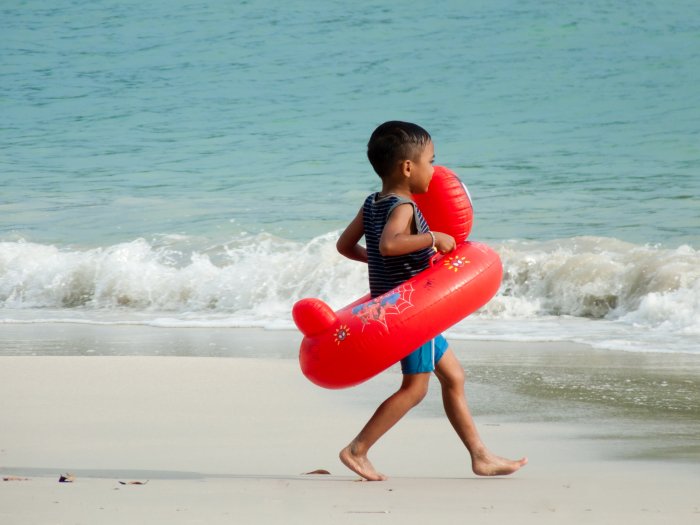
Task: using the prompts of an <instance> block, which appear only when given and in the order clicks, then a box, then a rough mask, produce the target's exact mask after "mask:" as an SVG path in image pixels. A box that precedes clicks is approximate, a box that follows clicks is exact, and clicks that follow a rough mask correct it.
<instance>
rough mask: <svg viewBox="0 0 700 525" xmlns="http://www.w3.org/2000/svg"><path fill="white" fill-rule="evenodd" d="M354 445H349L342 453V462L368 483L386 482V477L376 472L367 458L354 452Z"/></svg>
mask: <svg viewBox="0 0 700 525" xmlns="http://www.w3.org/2000/svg"><path fill="white" fill-rule="evenodd" d="M351 447H352V445H348V446H347V447H345V448H344V449H343V450H341V451H340V454H339V456H340V461H342V462H343V464H344V465H345V466H346V467H348V468H349V469H350V470H352V471H353V472H355V473H357V474H359V475H360V476H362V477H363V478H365V479H366V480H367V481H384V480H385V479H386V476H385V475H384V474H380V473H379V472H377V471H376V470H374V466H372V463H371V462H370V461H369V459H367V456H364V455H362V456H360V455H357V454H354V453H353V452H352V448H351Z"/></svg>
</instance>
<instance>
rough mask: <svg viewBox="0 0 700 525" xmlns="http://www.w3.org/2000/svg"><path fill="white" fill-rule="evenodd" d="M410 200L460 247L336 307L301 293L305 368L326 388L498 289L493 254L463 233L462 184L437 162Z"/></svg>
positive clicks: (395, 353)
mask: <svg viewBox="0 0 700 525" xmlns="http://www.w3.org/2000/svg"><path fill="white" fill-rule="evenodd" d="M414 200H415V201H416V202H417V203H418V206H419V208H420V210H421V212H422V213H423V215H424V216H425V219H426V221H427V222H428V225H429V226H430V229H431V230H434V231H439V232H444V233H449V234H450V235H452V236H453V237H454V238H455V240H456V241H457V248H456V249H455V250H454V251H452V252H450V253H448V254H446V255H444V256H441V255H438V256H436V257H435V259H434V260H433V264H432V266H431V267H430V268H428V269H427V270H425V271H423V272H421V273H420V274H418V275H416V276H415V277H413V278H412V279H410V280H408V281H406V282H405V283H403V284H402V285H401V286H399V287H397V288H394V289H393V290H391V291H389V292H387V293H386V294H384V295H381V296H379V297H376V298H374V299H372V298H371V297H370V296H369V294H368V295H366V296H365V297H362V298H360V299H358V300H357V301H355V302H354V303H351V304H349V305H347V306H346V307H344V308H342V309H340V310H338V311H337V312H334V311H333V310H332V309H331V308H330V307H329V306H328V305H327V304H326V303H324V302H323V301H321V300H320V299H302V300H300V301H298V302H297V303H296V304H295V305H294V308H293V310H292V316H293V318H294V322H295V323H296V325H297V327H298V328H299V330H301V332H302V333H303V334H304V339H303V340H302V342H301V349H300V351H299V363H300V365H301V370H302V372H303V373H304V375H305V376H306V377H307V378H308V379H309V380H311V381H312V382H313V383H315V384H317V385H319V386H322V387H325V388H345V387H350V386H354V385H357V384H359V383H362V382H363V381H366V380H367V379H369V378H371V377H373V376H375V375H377V374H378V373H379V372H381V371H383V370H385V369H387V368H388V367H390V366H391V365H393V364H394V363H396V362H397V361H399V360H401V359H402V358H404V357H405V356H407V355H408V354H410V353H411V352H412V351H413V350H414V349H415V348H417V347H418V346H420V345H422V344H423V343H425V342H426V341H429V340H430V339H432V338H433V337H435V336H436V335H438V334H440V333H441V332H443V331H445V330H446V329H448V328H449V327H451V326H452V325H454V324H455V323H457V322H459V321H461V320H462V319H464V318H465V317H466V316H468V315H469V314H471V313H472V312H474V311H475V310H478V309H479V308H481V307H482V306H483V305H485V304H486V303H487V302H488V301H489V300H490V299H491V298H492V297H493V296H494V295H495V294H496V292H497V291H498V288H499V286H500V284H501V277H502V274H503V269H502V266H501V260H500V259H499V257H498V254H497V253H496V252H494V251H493V250H491V249H490V248H489V247H488V246H486V245H485V244H481V243H476V242H469V241H467V240H466V239H467V236H468V235H469V232H470V230H471V224H472V205H471V200H470V199H469V194H468V192H467V189H466V187H465V186H464V185H463V184H462V183H461V181H460V180H459V178H458V177H457V175H455V174H454V173H453V172H452V171H450V170H448V169H447V168H444V167H441V166H436V167H435V172H434V174H433V178H432V180H431V181H430V187H429V188H428V191H427V193H425V194H423V195H414Z"/></svg>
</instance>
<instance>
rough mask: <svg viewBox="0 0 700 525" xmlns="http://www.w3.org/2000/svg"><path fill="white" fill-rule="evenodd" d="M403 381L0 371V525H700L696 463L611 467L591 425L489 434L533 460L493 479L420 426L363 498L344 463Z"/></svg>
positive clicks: (57, 363) (261, 366)
mask: <svg viewBox="0 0 700 525" xmlns="http://www.w3.org/2000/svg"><path fill="white" fill-rule="evenodd" d="M267 337H270V336H269V334H268V335H267ZM274 337H277V338H278V339H279V341H278V342H279V344H280V345H282V346H283V345H285V344H287V345H288V344H290V343H289V342H288V341H286V342H285V335H284V334H280V335H277V336H274ZM397 379H398V376H397V374H395V373H393V372H387V373H385V374H383V375H381V376H379V377H378V378H375V379H374V380H372V381H370V382H368V383H366V384H364V385H361V386H359V387H357V388H354V389H350V390H343V391H327V390H322V389H320V388H318V387H315V386H314V385H312V384H311V383H309V382H308V381H307V380H306V379H305V378H304V377H303V376H302V375H301V373H300V371H299V368H298V365H297V363H296V361H294V360H291V359H253V358H204V357H195V358H192V357H65V356H63V357H0V429H1V430H0V432H1V434H0V473H1V474H2V476H4V477H5V476H17V477H20V478H28V479H27V480H21V481H20V480H12V481H0V523H3V524H5V523H7V524H13V525H14V524H32V525H33V524H42V523H51V524H63V523H66V524H68V523H71V524H80V523H85V524H95V523H99V524H110V523H156V524H157V523H169V524H170V523H175V524H178V523H206V524H212V523H305V524H308V523H397V524H398V523H401V524H411V523H428V522H431V523H435V522H437V523H453V522H454V523H456V522H457V521H458V520H459V521H464V522H471V523H480V524H482V523H503V522H504V520H510V521H511V522H515V523H627V522H630V523H635V524H639V523H667V522H671V523H674V524H685V523H700V496H699V494H700V492H699V491H698V487H700V483H699V482H700V469H698V468H697V467H698V464H697V461H696V460H693V459H692V458H690V459H688V460H682V459H681V460H678V461H674V462H669V461H651V460H647V461H641V460H634V461H633V460H624V459H619V458H618V459H616V458H610V457H609V456H610V454H609V450H607V447H609V446H611V444H612V445H613V446H620V443H617V445H616V442H614V441H610V440H603V439H598V438H597V437H596V436H595V435H587V434H586V431H585V429H586V421H582V422H581V423H582V425H581V426H578V425H575V424H572V423H571V422H565V423H562V422H557V421H552V422H542V421H531V420H528V419H527V418H519V417H518V415H517V414H510V415H509V416H508V417H501V416H493V415H485V416H482V417H477V421H478V422H479V424H480V426H481V430H482V434H483V437H484V440H485V441H486V443H487V444H488V445H489V446H490V447H491V448H492V449H493V450H494V451H495V452H496V453H499V454H502V455H507V456H511V457H519V456H520V455H523V454H526V455H528V456H529V458H530V464H529V465H528V466H527V467H525V468H524V469H523V470H522V471H520V472H519V473H517V474H516V475H515V476H513V477H509V478H497V479H484V478H477V477H475V476H474V475H472V474H471V472H470V470H469V463H468V457H467V455H466V453H465V451H464V450H463V448H462V447H461V445H460V443H459V442H458V440H457V438H456V437H455V436H454V434H453V432H452V430H451V428H450V427H449V424H448V423H447V422H446V421H445V419H444V418H442V417H436V416H435V415H434V414H432V415H427V414H425V413H423V412H421V411H417V412H416V413H413V414H410V415H409V416H408V417H407V418H406V419H405V420H404V421H402V422H400V423H399V425H398V426H397V427H396V428H395V429H392V431H391V432H390V433H389V434H388V435H387V436H386V437H385V439H383V440H382V441H381V442H380V443H379V444H378V445H377V447H376V448H375V450H374V451H373V456H372V459H373V460H374V462H375V464H376V466H377V467H378V468H379V469H380V470H382V471H383V472H385V473H386V474H388V475H389V476H390V479H389V480H388V481H386V482H380V483H369V482H356V480H357V477H356V476H354V475H353V474H352V473H351V472H349V471H347V470H346V469H345V467H343V466H342V465H341V464H340V462H339V460H338V459H337V452H338V450H339V449H340V448H341V447H342V446H343V445H345V444H346V443H347V441H349V440H350V439H351V438H352V437H353V435H354V434H355V433H356V432H357V431H358V430H359V428H360V426H361V425H362V424H363V423H364V422H365V420H366V418H367V417H368V416H369V415H370V414H371V412H372V411H373V409H374V408H375V406H376V405H377V404H378V403H379V401H381V400H382V399H383V397H384V396H385V395H387V394H388V393H390V392H391V390H392V389H393V387H394V386H395V384H396V381H397ZM435 387H436V385H433V392H432V393H431V396H433V397H435V396H437V393H436V391H437V388H435ZM475 397H476V398H478V396H475ZM433 401H434V400H433ZM475 412H478V411H477V410H475ZM528 421H529V422H528ZM599 421H600V420H599ZM596 424H597V425H600V424H601V423H600V422H598V423H596ZM604 424H608V425H611V426H612V427H614V422H610V421H609V422H607V423H604ZM641 424H643V422H642V423H641ZM624 446H627V444H625V445H624ZM315 469H327V470H329V471H330V472H331V474H332V475H331V476H325V475H302V473H304V472H308V471H312V470H315ZM66 472H70V473H73V474H74V475H75V477H76V479H75V481H74V482H73V483H58V477H59V475H60V474H61V473H66ZM119 481H124V482H129V481H142V482H145V481H148V483H147V484H145V485H121V484H120V483H119ZM436 519H437V521H435V520H436Z"/></svg>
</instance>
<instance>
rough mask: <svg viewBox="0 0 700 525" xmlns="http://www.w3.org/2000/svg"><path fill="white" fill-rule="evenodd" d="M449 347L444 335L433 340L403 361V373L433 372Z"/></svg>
mask: <svg viewBox="0 0 700 525" xmlns="http://www.w3.org/2000/svg"><path fill="white" fill-rule="evenodd" d="M448 347H449V344H448V343H447V339H445V338H444V337H443V336H442V335H439V336H437V337H436V338H435V339H431V340H430V341H428V342H427V343H425V344H424V345H422V346H419V347H418V348H416V349H415V350H414V351H413V352H412V353H410V354H408V355H407V356H406V357H404V358H403V359H402V360H401V372H402V373H404V374H421V373H423V372H432V371H433V370H435V365H436V364H437V362H438V361H440V358H441V357H442V356H443V355H444V353H445V352H446V351H447V348H448Z"/></svg>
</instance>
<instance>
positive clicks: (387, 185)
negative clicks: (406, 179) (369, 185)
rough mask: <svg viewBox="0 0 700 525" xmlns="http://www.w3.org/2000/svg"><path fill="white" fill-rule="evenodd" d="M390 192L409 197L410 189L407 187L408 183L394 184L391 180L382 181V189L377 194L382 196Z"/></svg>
mask: <svg viewBox="0 0 700 525" xmlns="http://www.w3.org/2000/svg"><path fill="white" fill-rule="evenodd" d="M402 182H403V181H402ZM390 193H393V194H394V195H398V196H400V197H406V198H408V199H410V198H411V190H410V189H409V188H408V184H396V183H395V182H393V181H388V180H387V181H384V182H383V184H382V191H381V192H380V193H379V194H380V195H382V196H384V195H389V194H390Z"/></svg>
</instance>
